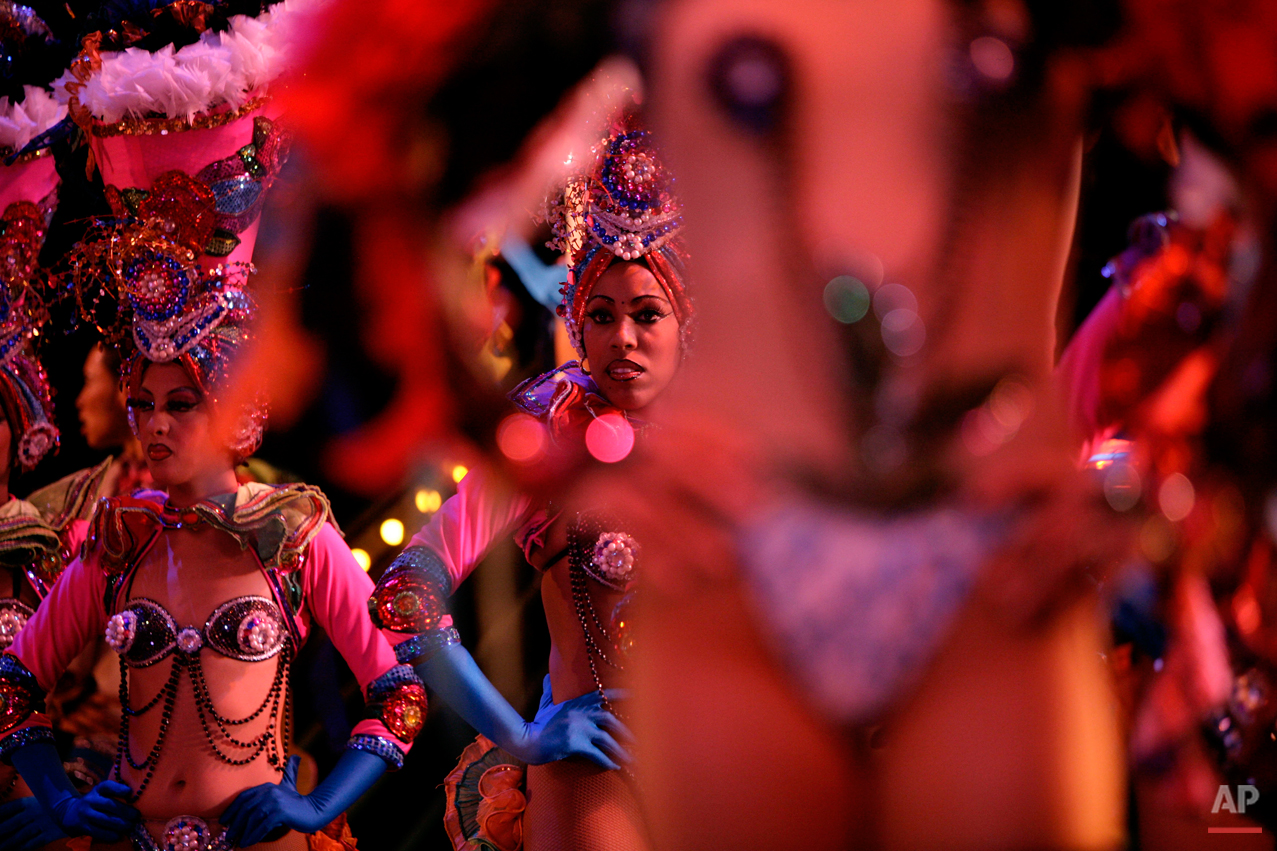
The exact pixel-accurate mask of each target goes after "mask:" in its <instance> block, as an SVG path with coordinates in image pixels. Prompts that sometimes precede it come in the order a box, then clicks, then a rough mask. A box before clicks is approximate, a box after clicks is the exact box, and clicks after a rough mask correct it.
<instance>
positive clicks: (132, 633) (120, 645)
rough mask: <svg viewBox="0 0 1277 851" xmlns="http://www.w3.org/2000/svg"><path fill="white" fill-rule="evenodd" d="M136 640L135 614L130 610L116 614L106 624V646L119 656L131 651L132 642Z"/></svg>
mask: <svg viewBox="0 0 1277 851" xmlns="http://www.w3.org/2000/svg"><path fill="white" fill-rule="evenodd" d="M136 638H137V613H136V612H134V611H133V610H132V609H125V610H124V611H122V612H119V613H118V614H114V615H112V616H111V619H110V620H108V621H107V622H106V643H107V646H108V647H110V648H111V649H112V650H114V651H115V652H116V653H119V654H120V655H121V656H123V655H124V654H125V653H128V652H129V650H130V649H132V647H133V640H134V639H136Z"/></svg>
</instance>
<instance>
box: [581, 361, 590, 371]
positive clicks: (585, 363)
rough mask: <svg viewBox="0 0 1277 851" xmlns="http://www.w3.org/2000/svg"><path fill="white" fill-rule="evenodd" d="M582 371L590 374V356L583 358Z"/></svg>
mask: <svg viewBox="0 0 1277 851" xmlns="http://www.w3.org/2000/svg"><path fill="white" fill-rule="evenodd" d="M581 371H582V372H584V373H585V374H586V375H589V374H590V359H589V358H581Z"/></svg>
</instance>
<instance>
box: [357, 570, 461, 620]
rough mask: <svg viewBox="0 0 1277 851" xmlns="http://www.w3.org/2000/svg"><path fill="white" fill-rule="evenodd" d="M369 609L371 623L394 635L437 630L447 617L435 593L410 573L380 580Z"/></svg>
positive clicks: (387, 576)
mask: <svg viewBox="0 0 1277 851" xmlns="http://www.w3.org/2000/svg"><path fill="white" fill-rule="evenodd" d="M368 605H369V608H370V609H371V612H372V614H373V619H374V622H376V623H377V624H378V626H381V627H382V628H384V629H390V630H394V631H395V632H426V631H428V630H432V629H438V628H439V626H440V622H441V621H442V620H443V618H444V617H445V616H446V615H447V614H448V610H447V607H446V605H445V602H444V600H443V599H441V598H440V595H439V593H438V589H437V588H435V587H434V585H433V584H432V583H430V582H428V581H426V580H425V579H423V578H422V577H420V576H418V575H417V574H415V573H413V572H411V571H400V572H398V573H396V574H394V575H389V574H387V575H386V576H383V577H382V578H381V582H379V583H377V590H375V591H374V592H373V595H372V598H371V599H370V600H369V601H368Z"/></svg>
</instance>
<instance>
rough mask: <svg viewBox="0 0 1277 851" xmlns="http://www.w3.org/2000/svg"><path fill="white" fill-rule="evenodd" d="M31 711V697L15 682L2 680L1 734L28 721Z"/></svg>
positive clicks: (0, 696) (0, 699) (0, 693)
mask: <svg viewBox="0 0 1277 851" xmlns="http://www.w3.org/2000/svg"><path fill="white" fill-rule="evenodd" d="M30 711H31V695H30V694H29V693H28V692H27V691H26V689H23V688H22V687H21V686H19V685H18V684H16V683H13V682H6V681H4V680H0V733H3V732H5V731H7V730H11V729H13V728H14V727H16V726H18V725H19V724H21V723H22V722H23V721H24V720H26V717H27V715H28V714H29V713H30Z"/></svg>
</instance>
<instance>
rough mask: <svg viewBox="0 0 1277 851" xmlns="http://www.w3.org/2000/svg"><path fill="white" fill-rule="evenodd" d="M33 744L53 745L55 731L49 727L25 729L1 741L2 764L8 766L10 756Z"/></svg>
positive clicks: (0, 759)
mask: <svg viewBox="0 0 1277 851" xmlns="http://www.w3.org/2000/svg"><path fill="white" fill-rule="evenodd" d="M32 742H48V743H49V744H53V730H51V729H49V728H48V727H23V728H22V729H21V730H19V731H18V732H16V733H10V734H9V735H7V736H5V737H4V738H3V739H0V762H4V763H5V764H6V765H7V764H8V762H9V756H10V754H12V753H13V752H14V751H16V750H18V749H19V748H24V747H26V746H27V745H29V744H31V743H32Z"/></svg>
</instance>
